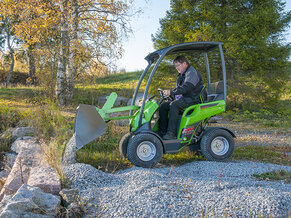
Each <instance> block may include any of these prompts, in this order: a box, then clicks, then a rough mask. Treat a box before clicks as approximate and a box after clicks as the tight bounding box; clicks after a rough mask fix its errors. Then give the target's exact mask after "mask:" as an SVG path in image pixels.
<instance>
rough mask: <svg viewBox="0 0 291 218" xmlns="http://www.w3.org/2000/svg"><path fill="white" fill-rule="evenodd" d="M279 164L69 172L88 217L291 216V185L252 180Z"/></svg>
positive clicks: (73, 169)
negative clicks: (255, 175) (112, 172)
mask: <svg viewBox="0 0 291 218" xmlns="http://www.w3.org/2000/svg"><path fill="white" fill-rule="evenodd" d="M281 169H285V170H289V171H290V170H291V167H288V166H280V165H274V164H265V163H256V162H251V161H239V162H209V161H197V162H192V163H188V164H185V165H183V166H180V167H175V168H174V169H171V168H170V167H165V168H153V169H143V168H139V167H132V168H130V169H127V170H124V171H120V172H118V173H116V174H109V173H104V172H101V171H99V170H97V169H95V168H93V167H92V166H90V165H86V164H80V163H79V164H73V165H70V166H67V167H65V168H64V174H65V176H66V178H67V180H68V181H69V182H70V184H71V186H72V188H78V190H79V194H80V197H81V198H82V199H83V201H84V202H85V203H86V205H87V207H88V209H87V215H88V216H90V215H93V216H94V215H95V216H97V215H102V216H104V217H136V216H141V217H183V216H191V217H193V216H201V215H202V214H204V215H208V216H215V217H216V216H235V217H243V216H259V215H261V216H264V217H265V216H269V215H272V216H275V217H277V216H283V217H284V216H286V215H288V210H290V208H291V185H290V184H284V182H282V181H278V182H269V181H259V180H256V179H255V178H253V177H252V175H253V174H254V173H256V174H260V173H263V172H268V171H272V170H281Z"/></svg>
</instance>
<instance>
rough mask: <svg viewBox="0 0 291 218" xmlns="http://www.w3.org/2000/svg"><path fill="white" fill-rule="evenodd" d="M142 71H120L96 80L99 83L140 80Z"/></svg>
mask: <svg viewBox="0 0 291 218" xmlns="http://www.w3.org/2000/svg"><path fill="white" fill-rule="evenodd" d="M141 74H142V71H134V72H128V73H118V74H113V75H109V76H104V77H101V78H98V79H97V80H96V82H97V84H109V85H110V84H115V83H117V81H122V83H128V82H132V81H138V80H139V77H140V75H141Z"/></svg>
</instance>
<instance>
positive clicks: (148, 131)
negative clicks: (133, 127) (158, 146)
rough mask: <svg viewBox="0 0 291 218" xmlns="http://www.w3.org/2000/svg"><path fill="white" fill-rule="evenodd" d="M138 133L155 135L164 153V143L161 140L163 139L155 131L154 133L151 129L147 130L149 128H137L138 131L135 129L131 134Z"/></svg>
mask: <svg viewBox="0 0 291 218" xmlns="http://www.w3.org/2000/svg"><path fill="white" fill-rule="evenodd" d="M140 133H148V134H151V135H154V136H156V137H157V138H158V139H159V140H160V142H161V143H162V146H163V153H165V151H166V150H165V145H164V142H163V139H162V138H161V136H159V135H158V134H157V133H155V132H153V131H152V130H149V129H139V130H138V131H135V132H133V133H132V134H133V135H138V134H140Z"/></svg>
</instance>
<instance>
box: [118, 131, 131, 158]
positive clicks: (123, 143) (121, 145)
mask: <svg viewBox="0 0 291 218" xmlns="http://www.w3.org/2000/svg"><path fill="white" fill-rule="evenodd" d="M130 138H131V134H130V132H129V133H126V134H125V135H124V136H122V138H121V139H120V142H119V152H120V154H121V155H122V156H123V157H124V158H127V146H128V142H129V140H130Z"/></svg>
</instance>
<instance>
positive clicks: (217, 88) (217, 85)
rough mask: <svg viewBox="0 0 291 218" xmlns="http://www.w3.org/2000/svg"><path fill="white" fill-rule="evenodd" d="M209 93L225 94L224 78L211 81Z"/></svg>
mask: <svg viewBox="0 0 291 218" xmlns="http://www.w3.org/2000/svg"><path fill="white" fill-rule="evenodd" d="M209 94H223V80H221V81H217V82H214V83H210V89H209Z"/></svg>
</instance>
